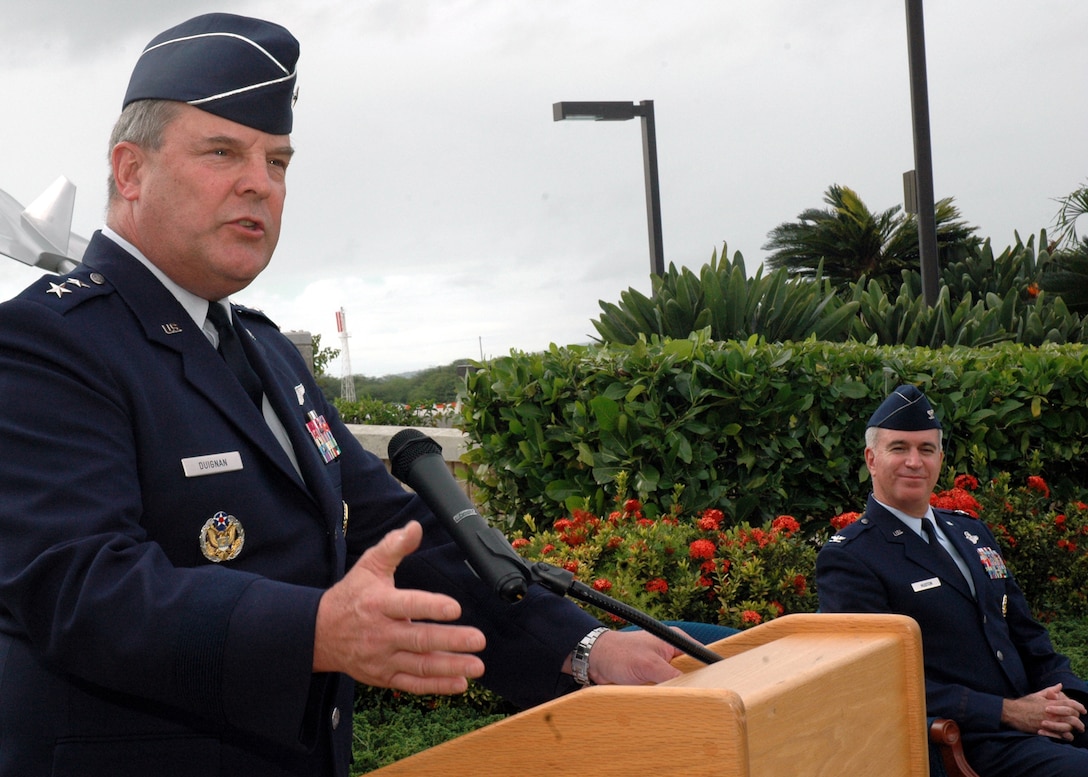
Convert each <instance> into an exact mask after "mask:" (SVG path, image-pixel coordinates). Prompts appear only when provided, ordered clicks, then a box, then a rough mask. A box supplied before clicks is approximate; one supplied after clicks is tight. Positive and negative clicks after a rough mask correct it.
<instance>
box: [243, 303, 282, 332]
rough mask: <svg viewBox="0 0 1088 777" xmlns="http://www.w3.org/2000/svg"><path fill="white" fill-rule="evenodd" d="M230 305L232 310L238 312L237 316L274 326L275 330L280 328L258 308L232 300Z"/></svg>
mask: <svg viewBox="0 0 1088 777" xmlns="http://www.w3.org/2000/svg"><path fill="white" fill-rule="evenodd" d="M231 306H232V307H233V308H234V312H235V313H236V314H238V316H239V318H243V319H249V320H251V321H259V322H260V323H262V324H268V326H271V327H274V328H275V329H276V330H279V328H280V327H279V325H278V324H277V323H276V322H275V321H273V320H272V319H270V318H269V317H268V315H267V314H265V312H264V311H263V310H261V309H260V308H250V307H246V306H245V305H239V304H237V303H233V302H232V303H231Z"/></svg>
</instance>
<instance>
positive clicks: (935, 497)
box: [929, 487, 982, 518]
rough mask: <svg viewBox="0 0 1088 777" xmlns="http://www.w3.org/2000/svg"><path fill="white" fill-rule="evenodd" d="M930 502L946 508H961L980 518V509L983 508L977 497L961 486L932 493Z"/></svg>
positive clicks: (960, 509) (961, 510)
mask: <svg viewBox="0 0 1088 777" xmlns="http://www.w3.org/2000/svg"><path fill="white" fill-rule="evenodd" d="M929 503H930V504H931V505H933V506H934V507H940V508H942V509H944V510H959V511H960V512H964V513H967V514H968V515H969V516H971V517H972V518H978V517H979V515H978V513H979V510H981V509H982V506H981V505H980V504H979V503H978V500H977V499H975V498H974V497H973V496H971V495H970V494H969V493H967V492H966V491H965V490H964V489H962V488H959V487H954V488H950V489H948V490H947V491H941V492H940V493H937V494H931V495H930V497H929Z"/></svg>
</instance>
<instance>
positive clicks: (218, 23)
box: [122, 13, 299, 135]
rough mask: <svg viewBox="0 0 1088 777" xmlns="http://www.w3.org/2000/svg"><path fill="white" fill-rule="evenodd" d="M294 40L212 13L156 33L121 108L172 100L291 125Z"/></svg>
mask: <svg viewBox="0 0 1088 777" xmlns="http://www.w3.org/2000/svg"><path fill="white" fill-rule="evenodd" d="M298 48H299V47H298V41H297V40H295V37H294V36H293V35H291V33H290V32H288V31H287V30H286V29H285V28H283V27H281V26H280V25H278V24H272V23H271V22H266V21H262V20H260V19H251V18H249V17H246V16H235V15H234V14H226V13H212V14H205V15H203V16H197V17H195V18H193V19H190V20H189V21H187V22H182V23H181V24H179V25H178V26H176V27H172V28H170V29H169V30H167V31H166V32H163V33H161V34H159V35H157V36H156V37H155V38H154V39H153V40H152V41H151V42H150V43H149V44H147V48H145V49H144V51H143V53H142V54H141V55H140V59H139V60H138V61H137V62H136V67H135V68H134V69H133V71H132V78H131V79H130V80H129V84H128V91H127V92H126V93H125V101H124V105H123V106H122V107H125V106H128V104H129V103H132V102H135V101H136V100H177V101H179V102H185V103H188V104H189V105H193V106H195V107H197V108H200V109H201V110H204V111H207V112H208V113H213V114H215V115H216V116H221V117H223V118H224V119H230V120H231V121H234V122H237V123H239V124H244V125H246V126H247V127H252V128H254V129H258V130H261V131H262V132H267V133H269V134H270V135H287V134H290V132H291V124H292V107H293V105H294V101H295V94H296V92H295V77H296V72H295V63H296V62H297V61H298Z"/></svg>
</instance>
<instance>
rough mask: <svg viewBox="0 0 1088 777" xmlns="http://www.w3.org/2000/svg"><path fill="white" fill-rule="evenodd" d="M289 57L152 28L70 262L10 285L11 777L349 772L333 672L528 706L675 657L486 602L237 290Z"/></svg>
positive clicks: (570, 621) (2, 311)
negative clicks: (85, 231)
mask: <svg viewBox="0 0 1088 777" xmlns="http://www.w3.org/2000/svg"><path fill="white" fill-rule="evenodd" d="M298 54H299V45H298V42H297V41H296V40H295V38H294V37H293V36H292V35H291V34H290V33H289V32H288V31H287V30H286V29H284V28H283V27H281V26H279V25H276V24H272V23H269V22H265V21H261V20H258V19H251V18H246V17H241V16H235V15H231V14H208V15H204V16H199V17H196V18H194V19H190V20H188V21H186V22H183V23H181V24H179V25H178V26H176V27H174V28H172V29H169V30H167V31H165V32H163V33H161V34H160V35H158V36H156V37H155V38H154V39H153V40H152V41H151V42H150V43H149V44H148V46H147V48H146V49H145V50H144V51H143V53H142V54H141V55H140V56H139V58H138V60H137V61H136V64H135V68H134V70H133V73H132V77H131V80H130V82H129V84H128V89H127V92H126V95H125V98H124V104H123V110H122V113H121V115H120V118H119V119H118V121H117V124H116V126H115V128H114V131H113V135H112V137H111V139H110V144H109V163H110V187H109V203H108V207H107V214H106V224H105V226H104V228H103V229H102V230H101V231H98V232H96V233H95V234H94V236H93V238H92V240H91V242H90V245H89V246H88V248H87V250H86V253H85V256H84V262H83V265H82V266H81V267H79V268H78V269H76V270H75V271H73V272H71V273H69V274H67V275H62V276H52V277H47V278H43V279H42V280H41V281H40V282H38V283H35V284H33V285H32V286H30V287H29V288H28V289H26V290H25V291H24V292H23V293H21V294H20V295H18V296H17V297H16V298H15V299H13V300H11V301H8V302H6V303H4V304H3V305H0V396H2V397H3V402H2V403H0V462H2V464H0V468H2V473H3V474H2V475H0V776H2V777H8V776H9V775H10V776H12V777H14V776H15V775H18V776H19V777H28V776H29V777H37V776H38V775H53V777H65V776H67V775H80V777H87V776H88V775H91V776H94V775H102V776H103V777H107V776H108V777H124V776H125V775H140V776H141V777H146V776H147V775H156V777H168V776H170V775H194V776H195V775H199V776H200V777H209V775H231V776H232V777H245V776H246V775H253V776H254V777H257V775H260V777H275V776H276V775H299V776H301V775H307V777H312V776H314V775H338V776H342V775H346V774H347V773H348V768H349V760H350V748H351V738H352V730H351V729H352V726H351V710H352V699H353V691H352V688H353V685H352V681H353V680H355V681H359V682H363V683H369V684H372V685H376V686H383V687H390V688H398V689H402V690H405V691H410V692H414V693H456V692H459V691H461V690H463V689H464V688H465V687H466V684H467V682H468V679H469V678H477V677H479V678H481V681H482V682H483V683H484V684H485V685H487V686H489V687H491V688H493V689H495V690H497V691H498V692H500V693H502V694H503V695H505V696H506V697H508V698H509V699H510V700H512V701H513V702H515V703H517V704H520V705H531V704H535V703H537V702H540V701H544V700H546V699H549V698H552V697H554V696H556V695H557V694H560V693H563V692H566V691H569V690H572V689H574V688H575V687H576V684H575V682H574V680H573V679H572V677H571V671H572V670H571V655H572V652H573V651H574V649H575V648H576V647H578V648H579V655H580V657H581V656H586V655H588V667H586V666H585V664H584V662H580V663H579V666H578V669H579V670H580V673H581V676H580V677H579V679H580V680H581V681H582V682H587V681H589V680H592V681H594V682H598V683H636V684H638V683H644V682H658V681H662V680H665V679H668V678H670V677H673V676H674V675H675V674H677V670H676V669H674V668H673V667H672V666H671V665H670V664H669V661H670V660H671V659H672V658H674V657H675V655H676V653H677V651H676V649H675V648H673V647H671V646H668V645H666V644H665V643H663V642H661V641H660V640H658V639H656V638H654V637H652V636H650V635H648V634H647V633H646V632H635V633H629V632H628V633H621V632H614V631H608V630H605V631H604V633H603V634H602V633H600V632H599V631H598V629H599V628H600V623H598V622H597V621H596V620H594V619H593V618H591V617H590V616H589V615H588V614H586V613H584V612H582V611H581V610H580V609H579V608H578V607H577V606H575V605H573V604H572V603H570V602H568V601H566V600H563V599H562V598H560V597H556V596H554V595H551V594H548V593H546V592H544V591H543V590H538V589H537V588H536V587H533V588H531V589H530V592H529V594H528V596H526V597H525V598H524V599H523V600H521V601H519V602H517V603H516V604H507V603H505V602H504V601H502V600H500V599H499V598H498V597H497V596H495V595H494V594H493V593H492V592H491V590H490V589H489V588H488V587H486V586H484V585H483V584H482V583H480V582H479V580H477V579H476V578H475V577H474V576H473V574H472V573H471V571H470V570H469V569H468V567H467V566H466V564H465V563H464V557H463V555H462V554H461V552H460V551H459V550H458V549H457V547H456V546H455V545H454V544H453V543H452V542H451V540H450V538H449V536H448V535H447V534H445V533H444V532H443V531H442V530H441V528H440V527H439V526H438V525H437V522H436V521H435V519H434V517H433V515H432V514H431V513H430V512H429V511H428V510H427V508H426V507H425V506H424V505H423V503H422V502H421V501H420V500H419V499H418V498H417V497H415V496H413V495H409V494H407V493H406V492H405V491H404V489H403V488H402V487H401V486H400V484H399V483H398V482H396V481H395V480H393V479H392V478H391V476H389V475H388V474H387V473H386V471H385V468H384V466H383V465H382V463H381V462H380V461H379V460H378V459H377V458H376V457H374V456H372V455H370V454H368V453H366V452H364V451H363V449H362V448H361V446H360V445H359V444H358V443H357V442H356V441H355V439H354V438H353V437H352V435H351V434H350V432H349V431H348V430H347V428H346V427H345V426H344V424H343V423H342V422H341V421H340V419H339V417H338V416H337V413H336V410H335V409H334V408H333V407H332V406H331V405H330V404H329V403H328V402H326V401H325V399H324V397H323V396H322V394H321V391H320V389H319V388H318V387H317V385H316V384H315V382H314V380H313V379H312V377H311V375H310V374H309V372H308V370H307V367H306V365H305V364H304V363H303V361H302V359H301V358H300V356H299V355H298V353H297V351H296V350H295V348H294V346H293V345H292V344H291V343H290V342H289V341H288V340H287V339H286V338H285V337H284V336H283V335H281V334H280V332H279V330H278V329H277V328H276V326H275V324H273V323H272V322H271V321H270V320H268V319H267V318H266V317H265V316H264V315H262V314H261V313H259V312H257V311H254V310H249V309H245V308H242V307H239V306H237V305H233V304H231V303H230V301H229V297H230V295H232V294H235V293H237V292H238V291H240V290H241V289H244V288H245V287H246V286H248V285H249V284H250V283H251V282H252V281H253V280H254V279H255V278H256V277H257V276H258V275H259V274H260V273H261V272H262V271H263V270H264V269H265V267H266V265H267V264H268V263H269V261H270V259H271V258H272V253H273V250H274V248H275V246H276V242H277V239H278V238H279V232H280V220H281V213H282V208H283V203H284V196H285V194H286V180H287V176H288V168H289V166H290V165H291V163H292V158H293V156H294V148H293V147H292V144H291V138H290V133H291V129H292V116H293V107H294V103H295V98H296V95H297V89H296V81H297V74H296V62H297V59H298ZM362 75H363V76H365V77H369V76H370V74H362ZM345 99H349V97H348V96H347V95H345ZM351 142H355V141H351ZM315 260H316V261H318V262H319V261H320V257H315ZM594 640H595V642H594V643H593V644H592V645H591V644H590V642H593V641H594Z"/></svg>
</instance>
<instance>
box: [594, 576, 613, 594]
mask: <svg viewBox="0 0 1088 777" xmlns="http://www.w3.org/2000/svg"><path fill="white" fill-rule="evenodd" d="M593 590H594V591H599V592H600V593H602V594H606V593H608V592H609V591H611V590H612V581H611V580H608V579H607V578H604V577H598V578H597V579H596V580H594V581H593Z"/></svg>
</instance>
